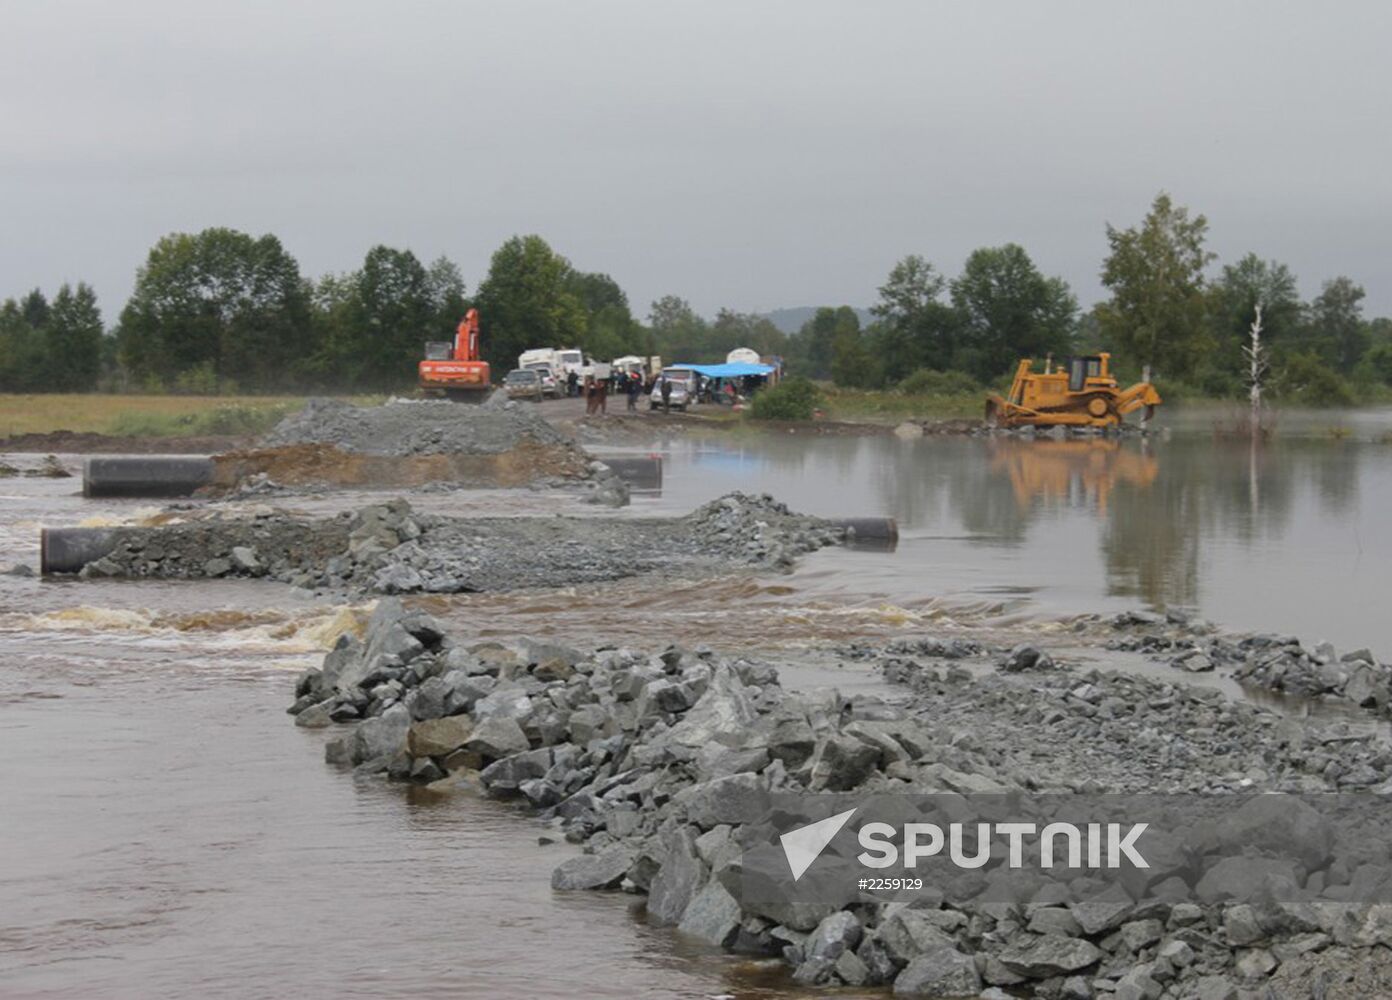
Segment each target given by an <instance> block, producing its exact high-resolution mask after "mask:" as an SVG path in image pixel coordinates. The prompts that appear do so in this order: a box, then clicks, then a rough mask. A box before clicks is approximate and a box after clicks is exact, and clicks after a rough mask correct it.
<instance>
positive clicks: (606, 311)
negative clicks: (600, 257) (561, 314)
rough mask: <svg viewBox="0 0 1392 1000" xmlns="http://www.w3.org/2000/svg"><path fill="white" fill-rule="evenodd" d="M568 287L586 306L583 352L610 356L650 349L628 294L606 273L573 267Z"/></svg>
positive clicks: (609, 357)
mask: <svg viewBox="0 0 1392 1000" xmlns="http://www.w3.org/2000/svg"><path fill="white" fill-rule="evenodd" d="M570 290H571V291H572V292H573V293H574V294H575V297H576V298H577V299H578V300H579V301H580V304H581V306H582V307H583V308H584V310H585V336H584V338H583V339H582V340H581V341H580V343H579V345H578V346H580V347H582V348H583V349H584V351H585V353H586V354H588V355H590V356H591V357H594V358H600V359H602V360H610V359H613V358H616V357H619V356H620V355H623V354H644V353H649V352H648V351H647V339H648V338H647V336H646V334H645V332H644V331H643V329H642V327H641V326H639V324H638V322H637V321H636V320H635V319H634V318H633V313H632V312H631V311H630V310H629V307H628V296H627V295H626V294H625V293H624V290H623V289H622V288H620V287H619V283H618V282H617V281H615V280H614V279H613V278H611V277H609V275H607V274H599V273H591V272H585V271H576V272H574V273H573V274H572V275H571V279H570ZM556 346H558V347H569V346H575V345H572V344H558V345H556Z"/></svg>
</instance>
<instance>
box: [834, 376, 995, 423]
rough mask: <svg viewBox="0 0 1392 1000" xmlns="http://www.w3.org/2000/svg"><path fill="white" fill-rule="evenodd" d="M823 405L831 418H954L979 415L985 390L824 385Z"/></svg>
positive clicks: (884, 419) (879, 419) (894, 420)
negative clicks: (911, 390) (944, 391)
mask: <svg viewBox="0 0 1392 1000" xmlns="http://www.w3.org/2000/svg"><path fill="white" fill-rule="evenodd" d="M821 390H822V396H823V400H824V402H823V406H822V409H823V410H824V411H825V412H826V415H827V416H828V417H830V418H831V419H832V420H850V421H875V422H882V423H890V422H895V423H897V422H898V421H900V420H907V419H910V418H920V419H924V420H953V419H958V418H962V417H978V418H979V417H980V416H981V414H982V412H983V410H984V407H985V405H986V390H984V389H983V390H981V391H980V392H963V393H951V394H947V395H917V394H909V393H903V392H899V391H898V390H896V389H843V388H840V387H836V386H828V385H823V386H821Z"/></svg>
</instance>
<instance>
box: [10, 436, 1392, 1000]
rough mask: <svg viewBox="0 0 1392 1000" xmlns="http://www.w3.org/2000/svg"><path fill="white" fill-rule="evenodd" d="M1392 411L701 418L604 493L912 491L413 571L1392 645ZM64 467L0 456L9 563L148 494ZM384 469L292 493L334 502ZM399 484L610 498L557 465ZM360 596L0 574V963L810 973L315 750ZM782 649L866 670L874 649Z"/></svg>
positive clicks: (121, 969) (744, 615)
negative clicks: (549, 557)
mask: <svg viewBox="0 0 1392 1000" xmlns="http://www.w3.org/2000/svg"><path fill="white" fill-rule="evenodd" d="M1389 430H1392V419H1389V417H1388V414H1386V413H1360V414H1321V415H1314V416H1309V417H1303V418H1301V417H1292V418H1290V421H1289V423H1287V425H1286V426H1285V427H1283V431H1285V433H1283V434H1282V435H1280V436H1278V438H1277V439H1275V440H1274V441H1272V442H1270V443H1268V444H1267V445H1265V446H1263V447H1261V448H1259V449H1255V450H1254V449H1252V448H1250V447H1249V446H1248V445H1247V444H1246V443H1228V442H1224V441H1216V440H1215V439H1214V437H1213V435H1212V434H1211V432H1210V431H1209V430H1208V429H1207V428H1206V427H1204V426H1203V425H1202V424H1200V423H1198V422H1197V421H1196V422H1194V423H1192V424H1190V425H1186V424H1185V423H1184V422H1183V420H1182V419H1181V420H1179V421H1177V422H1176V426H1175V427H1174V429H1173V433H1172V434H1170V435H1169V436H1168V437H1166V438H1160V439H1153V440H1150V441H1146V442H1140V441H1134V440H1127V441H1123V442H1115V441H1093V440H1084V441H1035V442H1024V441H1015V440H989V441H988V440H981V439H971V438H943V439H933V438H929V439H923V440H909V441H904V440H899V439H897V438H891V437H871V438H837V437H828V438H805V437H799V436H789V437H786V438H784V437H781V436H778V437H772V438H765V437H739V436H722V435H715V436H708V437H705V438H680V439H677V440H674V441H672V442H669V443H667V444H664V445H663V446H661V448H660V449H658V450H660V451H661V452H662V453H663V454H664V455H665V457H666V462H665V469H664V483H663V488H662V491H661V492H660V493H656V494H653V493H649V494H644V495H641V496H638V497H637V498H636V499H635V503H634V505H633V506H632V507H631V508H628V509H627V510H625V511H623V512H621V513H620V514H619V515H617V516H622V517H643V516H652V515H656V514H665V513H684V512H686V511H687V510H689V509H690V508H691V507H692V506H694V505H695V504H697V503H699V502H701V501H704V500H707V499H710V498H712V497H714V496H717V495H719V494H721V493H723V492H726V491H727V490H731V489H745V490H751V491H761V492H762V491H767V492H771V493H773V494H775V495H776V496H778V497H779V498H780V499H783V500H786V501H787V502H788V503H789V504H790V505H792V506H793V507H795V508H798V509H801V510H806V511H809V512H813V513H819V514H838V515H869V514H888V515H893V516H895V517H897V518H898V519H899V522H900V526H901V531H902V539H901V542H900V544H899V546H898V548H897V550H896V551H894V552H890V553H886V552H875V551H846V550H839V549H838V550H828V551H824V552H820V553H816V554H814V555H813V556H811V557H809V558H807V559H805V560H804V561H802V563H801V564H800V565H799V567H798V568H797V570H796V571H795V572H793V573H792V574H790V575H787V576H781V575H757V576H746V575H726V576H719V575H717V576H715V577H706V576H700V577H697V576H694V575H690V574H687V573H683V572H674V573H673V574H672V576H671V577H670V578H669V579H666V580H663V581H657V582H655V581H652V580H632V581H620V582H618V583H616V584H612V585H605V586H586V587H578V588H565V589H561V590H557V591H547V592H533V593H527V594H515V595H465V596H459V597H450V598H430V599H427V601H426V603H427V604H428V605H429V606H430V608H431V610H433V611H436V612H437V613H439V614H441V615H442V616H444V617H446V618H447V619H448V620H449V621H450V622H451V624H452V625H453V626H454V627H456V628H458V629H459V630H461V631H462V632H468V633H472V634H477V635H512V634H516V633H517V632H519V631H529V632H543V633H550V634H556V635H560V636H565V637H570V638H575V639H577V640H585V641H588V640H599V641H614V642H627V643H632V644H638V645H643V646H657V645H660V644H662V643H664V642H666V641H667V640H669V639H676V640H680V641H684V642H690V643H695V642H702V641H706V642H711V643H713V644H715V645H719V646H723V647H726V648H730V649H740V648H745V647H760V648H768V647H778V649H779V655H780V656H782V657H783V658H785V659H786V658H792V657H794V656H795V655H796V654H795V651H796V650H797V649H798V648H799V647H800V646H802V645H805V644H807V643H813V642H817V641H822V640H841V639H849V638H862V637H887V636H892V635H895V634H898V633H901V632H903V631H904V630H913V631H922V630H931V631H934V632H938V633H950V632H954V631H958V630H964V631H969V632H971V633H973V634H978V635H986V636H988V637H989V636H990V635H992V634H993V633H994V632H996V631H1000V632H1001V634H1002V635H1006V634H1009V633H1010V631H1011V630H1012V629H1018V628H1019V627H1022V626H1024V627H1028V628H1031V629H1038V630H1045V631H1048V632H1052V633H1054V634H1060V633H1061V631H1062V630H1061V629H1060V628H1059V626H1056V625H1054V624H1052V623H1051V619H1053V618H1055V617H1057V616H1066V615H1069V614H1073V613H1076V612H1085V611H1098V610H1111V609H1119V608H1124V607H1136V606H1138V605H1141V606H1151V607H1157V608H1158V607H1166V606H1173V605H1185V606H1194V607H1197V608H1199V609H1200V610H1201V611H1202V613H1204V614H1205V615H1207V616H1209V617H1212V618H1214V619H1215V620H1218V621H1220V622H1222V623H1224V624H1226V625H1229V626H1232V627H1236V628H1253V629H1266V630H1280V631H1288V632H1295V633H1297V634H1300V635H1302V636H1304V637H1305V638H1307V639H1312V640H1313V639H1317V638H1324V637H1327V638H1331V639H1333V640H1334V641H1335V642H1336V643H1338V644H1339V645H1340V646H1341V647H1342V648H1353V647H1354V646H1358V645H1365V644H1366V645H1370V646H1372V647H1373V648H1374V650H1375V651H1377V652H1379V653H1380V654H1381V655H1382V656H1383V657H1386V656H1388V655H1389V654H1392V620H1389V618H1388V616H1387V615H1386V614H1385V613H1384V612H1383V606H1384V605H1385V603H1386V597H1387V595H1388V594H1389V593H1392V527H1389V520H1388V518H1387V517H1386V515H1385V514H1384V513H1383V511H1384V509H1385V507H1386V502H1385V498H1386V497H1388V496H1389V495H1392V444H1389V443H1387V442H1386V441H1385V440H1382V438H1383V437H1384V436H1385V435H1386V434H1387V432H1388V431H1389ZM644 450H648V449H644ZM26 461H28V460H27V459H22V460H21V461H20V464H24V462H26ZM76 464H77V462H76V460H70V465H73V466H74V467H75V466H76ZM77 486H78V483H77V481H75V480H42V479H10V480H0V565H4V564H9V563H11V562H16V561H18V562H24V563H29V564H36V563H37V533H38V529H39V527H40V525H43V524H48V525H55V526H57V525H71V524H79V523H116V522H121V521H131V520H139V519H142V518H148V517H152V516H155V515H156V514H157V507H156V506H155V505H154V504H152V503H149V502H139V501H87V500H83V499H82V498H81V497H80V496H77V495H75V492H76V490H77ZM368 498H369V497H366V496H364V495H362V494H356V495H354V494H342V493H333V494H326V495H324V496H321V497H316V498H292V499H287V500H277V501H275V502H276V503H280V504H284V505H286V506H291V507H295V508H298V509H302V510H305V511H308V512H312V513H327V512H331V511H333V510H337V509H343V508H345V507H348V506H351V505H354V504H356V503H360V502H362V501H363V500H364V499H368ZM412 500H413V502H414V503H417V505H418V506H422V507H424V508H426V509H430V510H436V511H442V512H444V511H453V512H459V513H497V512H499V511H500V510H502V511H505V512H512V513H518V512H525V513H536V514H551V513H571V514H582V515H584V516H605V515H607V514H608V513H609V512H605V511H595V510H594V509H592V508H588V507H583V506H582V505H580V504H578V503H576V502H575V501H574V499H573V498H570V497H567V496H563V495H558V494H533V493H524V494H522V495H521V496H520V497H519V496H517V495H502V494H498V493H495V492H479V493H426V494H420V495H417V496H414V497H413V498H412ZM244 506H245V505H244ZM364 613H365V608H363V607H353V606H349V605H346V604H344V603H342V602H341V601H337V600H333V599H328V598H321V597H315V596H313V595H309V594H305V593H303V592H296V591H292V590H290V589H289V588H286V587H282V586H279V585H275V584H268V583H263V582H257V581H217V582H214V583H207V584H201V585H193V584H186V583H185V584H180V583H175V582H169V583H122V582H110V581H105V582H95V581H94V582H90V583H88V582H79V581H71V582H64V583H57V582H42V581H38V580H35V579H23V578H16V577H9V576H0V759H2V760H3V761H4V764H3V766H0V838H3V847H4V854H3V861H0V996H6V997H9V996H35V997H79V996H80V997H107V996H112V997H183V996H190V995H202V996H210V997H243V996H279V995H287V994H289V993H293V994H295V995H300V996H308V997H318V996H324V997H328V996H379V995H393V996H423V997H437V996H438V997H446V996H448V997H460V996H468V997H497V996H541V997H548V996H555V997H559V996H674V995H675V996H691V997H706V996H715V995H722V994H735V995H738V996H787V995H793V994H795V992H796V991H793V990H791V989H790V988H789V986H788V984H787V981H786V980H784V979H782V978H780V976H778V975H777V974H774V973H770V972H769V971H767V970H764V969H761V968H758V967H755V966H751V965H749V964H747V963H742V962H736V961H733V960H730V959H728V958H725V957H722V956H719V955H714V954H712V953H710V952H709V951H708V950H706V949H702V948H693V947H691V946H689V945H687V944H685V943H683V942H682V941H680V940H679V939H678V938H677V937H676V936H675V935H674V934H672V933H670V932H668V931H663V930H657V929H653V928H649V927H647V926H646V925H645V924H644V923H643V922H642V921H641V919H639V918H638V917H636V916H635V915H634V914H633V913H631V912H630V903H631V901H630V900H628V899H626V898H625V897H622V896H612V895H604V896H593V895H584V894H581V895H557V894H552V892H551V891H550V889H549V887H548V875H549V872H550V869H551V867H552V866H553V865H554V864H555V863H556V862H557V861H558V860H559V859H560V858H561V857H563V856H564V855H565V853H566V852H568V851H570V850H572V849H573V848H569V847H567V846H565V845H564V844H548V845H541V844H538V843H537V837H538V835H539V834H542V833H544V832H546V828H545V827H544V826H542V825H541V824H539V823H537V822H536V821H535V820H532V819H530V818H528V817H526V816H525V815H523V814H522V813H520V812H519V811H518V810H516V809H514V808H512V807H511V806H509V805H507V804H503V803H496V802H489V801H485V800H480V799H477V798H471V797H467V796H454V797H448V798H444V797H437V796H433V795H430V794H428V793H422V792H419V791H405V790H403V789H401V788H400V787H395V786H388V785H385V784H382V783H378V782H359V781H354V780H352V779H351V778H349V777H347V776H345V775H343V774H340V773H338V772H336V771H334V770H333V769H331V768H329V767H327V766H325V765H324V764H323V763H322V759H321V741H322V739H323V738H324V737H323V734H321V733H311V732H306V731H304V730H301V729H297V728H296V727H294V726H293V725H292V724H291V722H290V719H289V718H288V717H287V716H285V715H284V708H285V706H286V704H287V703H288V702H289V700H290V699H289V684H290V678H291V677H292V676H293V672H294V671H296V670H298V669H301V668H303V667H304V666H305V665H307V664H310V663H313V662H315V661H316V660H317V658H318V657H319V656H320V655H322V650H323V649H324V648H326V647H327V646H328V645H329V644H331V643H332V642H333V640H334V638H335V637H336V636H337V635H338V634H340V633H341V632H343V631H345V630H351V629H354V628H358V627H360V626H361V621H362V616H363V614H364ZM788 677H789V681H790V683H794V684H805V685H819V684H831V683H834V684H838V685H841V686H843V687H861V688H873V687H874V685H875V684H876V683H877V682H876V681H875V679H874V678H871V677H867V676H865V675H864V674H863V673H862V672H859V671H858V670H857V669H856V668H855V667H854V666H851V667H845V668H836V667H835V666H834V665H832V666H824V667H823V668H820V669H818V670H805V671H802V672H800V673H799V672H797V671H793V672H790V673H789V675H788Z"/></svg>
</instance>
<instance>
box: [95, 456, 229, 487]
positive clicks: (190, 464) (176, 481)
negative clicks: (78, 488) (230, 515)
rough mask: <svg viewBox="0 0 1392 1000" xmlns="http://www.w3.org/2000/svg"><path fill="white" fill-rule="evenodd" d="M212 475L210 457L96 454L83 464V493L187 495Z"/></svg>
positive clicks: (205, 483)
mask: <svg viewBox="0 0 1392 1000" xmlns="http://www.w3.org/2000/svg"><path fill="white" fill-rule="evenodd" d="M212 478H213V460H212V459H211V458H204V457H202V456H197V455H134V456H126V455H119V456H99V457H93V458H89V459H87V461H86V462H84V463H83V466H82V495H83V496H85V497H186V496H188V495H189V494H190V493H193V492H194V491H195V490H197V489H198V488H199V487H202V486H206V485H208V483H209V482H211V481H212Z"/></svg>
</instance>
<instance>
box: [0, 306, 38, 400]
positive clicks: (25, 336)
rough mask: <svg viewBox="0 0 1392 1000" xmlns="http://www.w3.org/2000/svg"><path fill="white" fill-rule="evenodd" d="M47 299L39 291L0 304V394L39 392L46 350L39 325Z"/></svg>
mask: <svg viewBox="0 0 1392 1000" xmlns="http://www.w3.org/2000/svg"><path fill="white" fill-rule="evenodd" d="M47 319H48V300H47V299H45V298H44V296H43V293H42V292H40V291H39V290H38V289H35V290H34V291H32V292H30V293H29V294H28V295H26V296H25V297H24V299H23V300H21V301H16V300H14V299H6V300H5V301H4V303H3V304H0V391H4V392H38V391H41V390H42V389H44V388H45V384H46V380H47V378H48V351H47V347H46V344H45V343H44V334H43V329H42V327H41V326H36V325H35V323H40V324H42V323H44V322H46V321H47Z"/></svg>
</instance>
